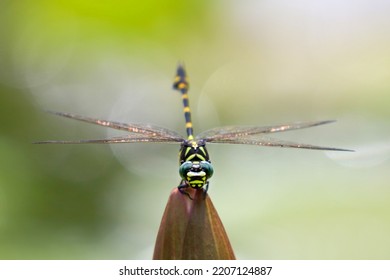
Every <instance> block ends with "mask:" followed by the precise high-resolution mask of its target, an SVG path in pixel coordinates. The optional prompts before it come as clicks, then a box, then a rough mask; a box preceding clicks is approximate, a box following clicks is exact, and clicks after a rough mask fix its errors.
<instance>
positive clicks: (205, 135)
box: [36, 64, 353, 198]
mask: <svg viewBox="0 0 390 280" xmlns="http://www.w3.org/2000/svg"><path fill="white" fill-rule="evenodd" d="M173 89H175V90H177V91H179V92H180V94H181V98H182V101H183V111H184V118H185V127H186V132H187V137H183V136H182V135H181V134H179V133H178V132H176V131H174V130H170V129H167V128H164V127H160V126H156V125H152V124H144V123H122V122H116V121H109V120H103V119H97V118H90V117H85V116H80V115H77V114H71V113H63V112H53V111H49V112H50V113H52V114H54V115H58V116H61V117H65V118H69V119H73V120H78V121H82V122H86V123H90V124H95V125H100V126H104V127H109V128H113V129H117V130H122V131H125V132H126V133H127V134H126V135H124V136H118V137H112V138H108V139H87V140H70V141H69V140H48V141H39V142H36V144H88V143H97V144H118V143H143V142H145V143H179V144H180V150H179V165H180V166H179V175H180V177H181V181H180V183H179V185H178V189H179V191H180V192H181V193H183V194H186V195H188V196H189V198H191V196H190V195H189V194H188V192H186V189H187V188H194V189H203V191H204V193H205V194H206V193H207V191H208V188H209V179H210V178H211V177H212V176H213V173H214V168H213V166H212V165H211V161H210V157H209V153H208V151H207V149H206V144H208V143H222V144H244V145H254V146H267V147H282V148H299V149H310V150H325V151H340V152H353V150H349V149H340V148H333V147H324V146H316V145H310V144H302V143H295V142H289V141H284V140H279V139H275V138H270V137H269V136H268V135H269V134H273V133H277V132H284V131H290V130H296V129H303V128H309V127H314V126H319V125H324V124H328V123H332V122H334V121H333V120H325V121H306V122H293V123H286V124H281V125H272V126H256V125H249V126H235V125H233V126H222V127H216V128H212V129H209V130H206V131H204V132H201V133H200V134H197V135H194V131H193V125H192V120H191V110H190V105H189V98H188V90H189V82H188V77H187V74H186V70H185V68H184V66H183V65H182V64H179V65H178V67H177V70H176V76H175V79H174V83H173Z"/></svg>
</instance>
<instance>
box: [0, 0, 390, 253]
mask: <svg viewBox="0 0 390 280" xmlns="http://www.w3.org/2000/svg"><path fill="white" fill-rule="evenodd" d="M389 14H390V3H389V2H388V1H385V0H383V1H379V0H374V1H368V0H366V1H354V2H353V3H352V2H351V1H345V0H342V1H333V0H332V1H308V0H306V1H287V0H284V1H255V0H252V1H248V0H244V1H222V0H219V1H216V0H213V1H195V0H194V1H173V0H168V1H151V0H146V1H118V0H114V1H112V0H111V1H104V0H103V1H89V0H81V1H80V0H79V1H73V0H68V1H47V0H46V1H44V0H35V1H27V0H25V1H7V0H3V1H1V2H0V104H1V110H0V117H1V120H0V125H1V131H0V151H1V153H0V258H1V259H150V258H151V256H152V252H153V247H154V241H155V238H156V235H157V230H158V227H159V223H160V219H161V216H162V213H163V210H164V208H165V204H166V201H167V199H168V195H169V193H170V191H171V189H172V188H174V187H175V186H177V184H178V183H179V175H178V163H177V153H178V149H179V147H178V146H175V145H163V144H124V145H112V146H110V145H78V146H77V145H33V144H32V142H34V141H38V140H49V139H50V140H54V139H62V140H66V139H92V138H104V137H110V136H114V135H122V134H123V133H121V132H119V131H112V130H107V129H105V128H102V127H94V126H92V125H87V124H83V123H78V122H76V121H72V120H68V119H63V118H59V117H56V116H53V115H50V114H47V113H45V112H44V110H47V109H50V110H55V111H65V112H73V113H78V114H81V115H86V116H91V117H100V118H105V119H112V120H117V121H123V122H145V123H154V124H158V125H162V126H165V127H168V128H171V129H174V130H177V131H179V132H182V133H185V130H184V118H183V116H182V105H181V99H180V97H179V95H178V93H177V92H174V91H172V89H171V85H172V81H173V77H174V74H175V68H176V65H177V63H178V62H179V61H184V62H185V65H186V68H187V70H188V73H189V76H190V79H191V91H190V101H191V106H192V111H193V121H194V128H195V132H197V131H198V132H199V131H202V130H205V129H208V128H212V127H215V126H220V125H229V124H257V125H270V124H279V123H284V122H290V121H298V120H323V119H336V120H338V122H336V123H334V124H331V125H327V126H323V127H316V128H312V129H308V130H302V131H296V132H288V133H285V134H280V135H275V136H277V137H279V136H280V138H282V139H288V140H294V141H301V142H304V143H311V144H317V145H325V146H336V147H340V148H350V149H356V150H357V152H356V153H353V154H352V153H335V152H333V153H330V152H319V151H305V150H294V149H276V148H259V147H246V146H239V145H232V146H229V145H209V152H210V154H211V160H212V162H213V164H214V168H215V174H214V177H213V178H212V180H211V183H210V189H209V194H210V196H211V198H212V200H213V202H214V205H215V207H216V208H217V210H218V212H219V214H220V217H221V219H222V221H223V222H224V225H225V228H226V230H227V233H228V235H229V237H230V239H231V243H232V246H233V248H234V250H235V253H236V255H237V257H238V258H240V259H389V258H390V238H389V236H390V203H389V201H390V180H389V179H390V172H389V167H390V164H389V156H390V126H389V117H390V52H389V49H390V17H389ZM194 242H196V240H194Z"/></svg>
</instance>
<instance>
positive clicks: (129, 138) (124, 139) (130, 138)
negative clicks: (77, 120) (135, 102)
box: [34, 135, 182, 144]
mask: <svg viewBox="0 0 390 280" xmlns="http://www.w3.org/2000/svg"><path fill="white" fill-rule="evenodd" d="M178 142H179V143H180V142H182V140H177V141H176V140H172V139H167V138H164V137H139V136H135V135H126V136H120V137H113V138H109V139H87V140H69V141H68V140H46V141H38V142H35V143H34V144H89V143H95V144H118V143H178Z"/></svg>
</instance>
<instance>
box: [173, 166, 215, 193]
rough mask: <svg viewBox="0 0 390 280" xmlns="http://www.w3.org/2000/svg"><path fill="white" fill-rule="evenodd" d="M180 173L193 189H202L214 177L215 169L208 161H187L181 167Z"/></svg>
mask: <svg viewBox="0 0 390 280" xmlns="http://www.w3.org/2000/svg"><path fill="white" fill-rule="evenodd" d="M179 173H180V177H181V178H182V179H183V180H184V181H186V182H188V184H189V185H190V186H191V187H192V188H202V187H203V186H204V185H205V184H206V182H207V180H208V179H209V178H210V177H211V176H213V173H214V169H213V166H212V165H211V163H210V162H208V161H200V162H199V161H186V162H184V163H183V164H182V165H180V168H179Z"/></svg>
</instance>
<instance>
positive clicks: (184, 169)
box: [179, 161, 192, 180]
mask: <svg viewBox="0 0 390 280" xmlns="http://www.w3.org/2000/svg"><path fill="white" fill-rule="evenodd" d="M191 168H192V162H191V161H186V162H183V163H182V165H180V167H179V174H180V177H181V178H183V179H184V180H185V179H186V177H187V173H188V172H189V171H190V170H191Z"/></svg>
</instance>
